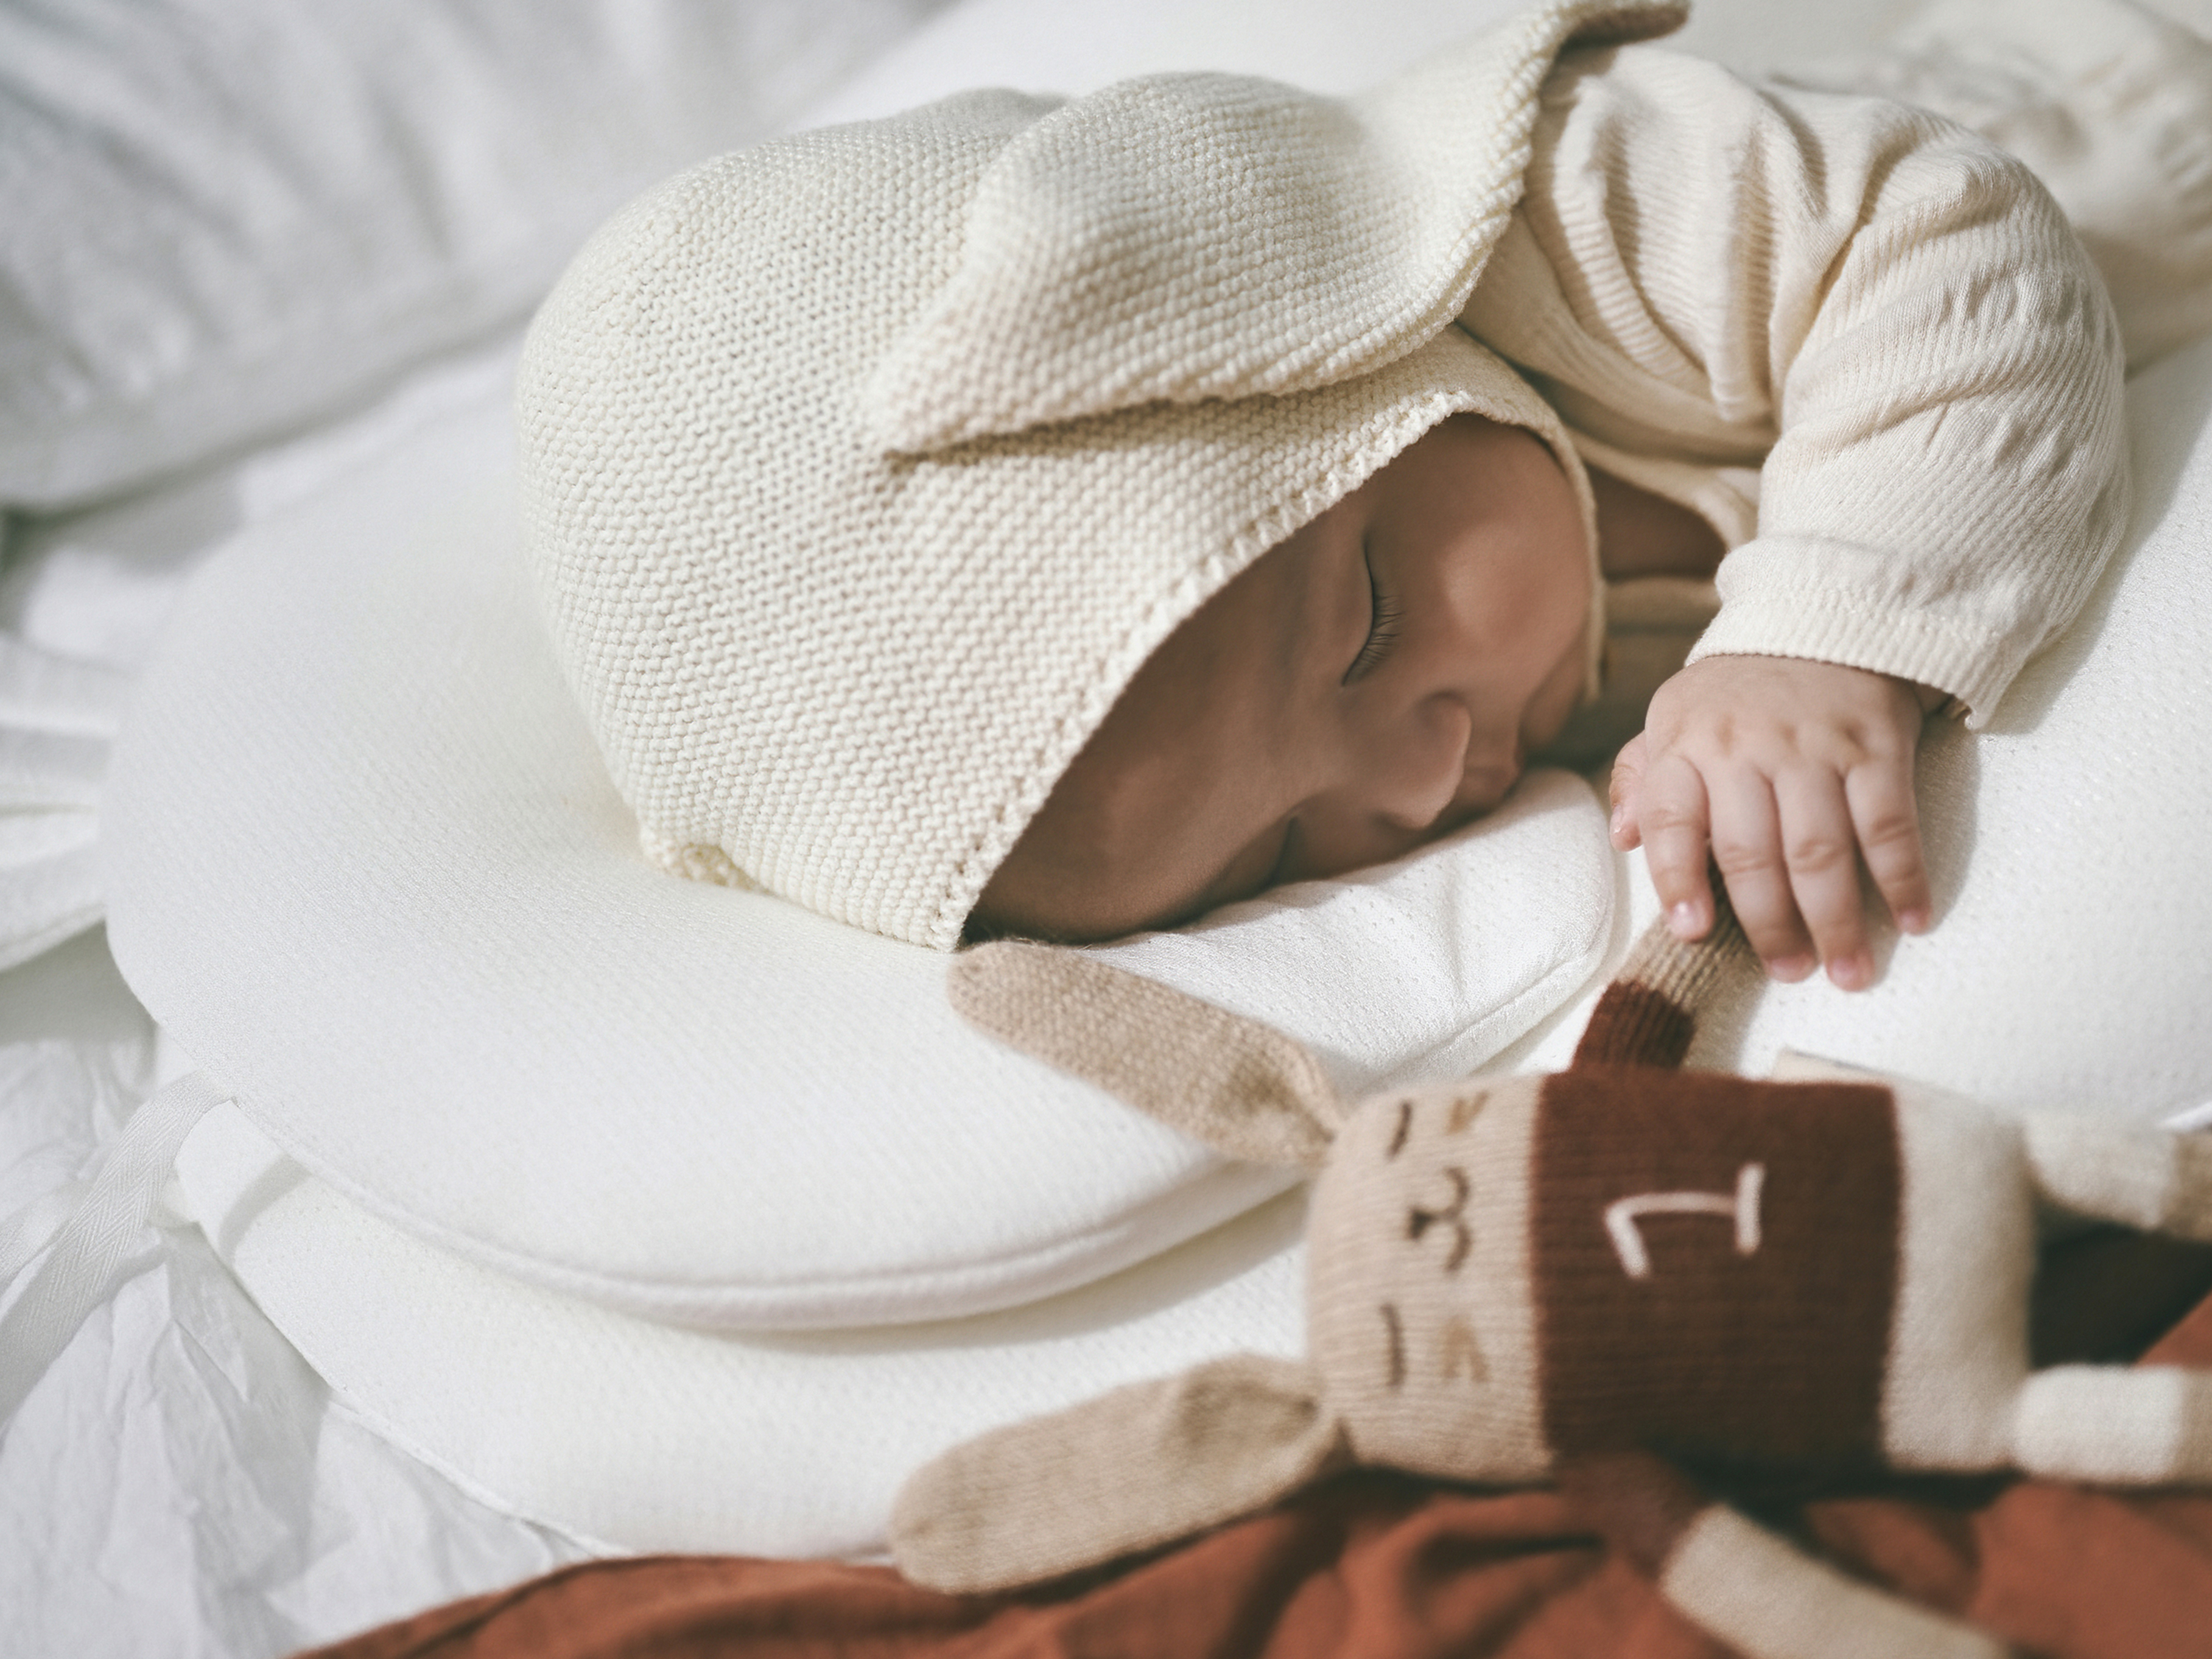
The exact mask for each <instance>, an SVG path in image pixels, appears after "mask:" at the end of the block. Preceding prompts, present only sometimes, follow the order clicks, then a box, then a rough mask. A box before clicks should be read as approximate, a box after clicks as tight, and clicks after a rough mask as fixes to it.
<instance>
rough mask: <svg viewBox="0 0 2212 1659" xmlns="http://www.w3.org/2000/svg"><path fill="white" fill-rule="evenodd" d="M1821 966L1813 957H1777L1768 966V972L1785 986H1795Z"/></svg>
mask: <svg viewBox="0 0 2212 1659" xmlns="http://www.w3.org/2000/svg"><path fill="white" fill-rule="evenodd" d="M1819 966H1820V963H1817V962H1815V961H1814V959H1813V958H1812V957H1774V958H1773V959H1772V960H1771V961H1770V962H1768V963H1767V964H1766V971H1767V972H1768V973H1769V974H1771V975H1773V976H1774V977H1775V978H1776V979H1778V980H1780V981H1782V982H1783V983H1784V985H1795V984H1796V982H1797V981H1799V980H1801V979H1802V978H1804V977H1805V975H1808V974H1809V973H1811V972H1812V971H1813V970H1814V969H1815V968H1817V967H1819Z"/></svg>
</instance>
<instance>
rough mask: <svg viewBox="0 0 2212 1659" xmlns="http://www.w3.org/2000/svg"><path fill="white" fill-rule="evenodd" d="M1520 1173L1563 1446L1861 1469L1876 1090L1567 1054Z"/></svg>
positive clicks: (1880, 1097)
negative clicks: (1588, 1062) (1530, 1172)
mask: <svg viewBox="0 0 2212 1659" xmlns="http://www.w3.org/2000/svg"><path fill="white" fill-rule="evenodd" d="M1747 1172H1748V1173H1750V1174H1752V1175H1754V1176H1756V1177H1757V1184H1756V1185H1755V1186H1752V1185H1749V1184H1748V1183H1747V1182H1745V1181H1744V1177H1745V1176H1746V1175H1747ZM1531 1184H1532V1188H1533V1192H1534V1208H1533V1210H1532V1212H1531V1213H1530V1217H1529V1241H1530V1244H1531V1248H1532V1252H1533V1257H1534V1274H1535V1280H1536V1307H1537V1309H1538V1313H1539V1319H1540V1322H1541V1335H1540V1338H1539V1341H1540V1345H1541V1354H1542V1372H1541V1375H1542V1378H1543V1384H1542V1387H1543V1398H1544V1427H1545V1433H1546V1437H1547V1439H1548V1440H1549V1442H1550V1443H1551V1444H1552V1445H1553V1447H1554V1448H1556V1449H1558V1450H1559V1452H1560V1453H1561V1454H1562V1455H1577V1454H1580V1453H1585V1452H1594V1451H1596V1452H1609V1451H1623V1450H1627V1449H1632V1448H1635V1447H1649V1448H1650V1449H1654V1450H1660V1451H1666V1452H1669V1453H1673V1454H1676V1455H1686V1456H1690V1457H1693V1458H1700V1459H1719V1460H1722V1461H1723V1462H1731V1463H1736V1464H1758V1465H1764V1466H1769V1467H1771V1466H1773V1465H1775V1464H1777V1463H1778V1462H1781V1461H1783V1460H1784V1459H1791V1460H1801V1461H1802V1462H1806V1463H1809V1464H1811V1465H1813V1466H1815V1467H1820V1468H1831V1469H1832V1468H1838V1467H1843V1468H1850V1467H1853V1466H1857V1467H1861V1468H1863V1467H1865V1466H1867V1465H1869V1464H1870V1463H1872V1462H1874V1461H1875V1457H1876V1455H1877V1451H1878V1448H1879V1447H1880V1444H1881V1380H1882V1366H1883V1362H1884V1358H1885V1355H1886V1353H1887V1346H1888V1341H1889V1324H1890V1310H1891V1307H1892V1305H1893V1299H1894V1297H1895V1294H1896V1285H1897V1261H1898V1206H1899V1191H1900V1188H1899V1175H1898V1141H1897V1114H1896V1108H1895V1106H1894V1104H1893V1102H1892V1100H1891V1097H1890V1093H1889V1091H1888V1090H1887V1089H1884V1088H1874V1087H1869V1086H1867V1085H1861V1084H1793V1085H1788V1086H1786V1087H1783V1088H1778V1087H1776V1086H1775V1085H1771V1084H1763V1083H1754V1082H1749V1081H1747V1080H1746V1079H1742V1078H1737V1077H1728V1076H1724V1075H1723V1074H1721V1073H1717V1072H1667V1071H1659V1070H1656V1069H1653V1068H1650V1067H1644V1066H1577V1068H1576V1069H1575V1070H1573V1071H1571V1072H1562V1073H1559V1075H1557V1076H1555V1077H1552V1078H1548V1079H1546V1080H1545V1083H1544V1092H1543V1097H1542V1103H1541V1107H1540V1108H1539V1110H1538V1115H1537V1119H1536V1142H1535V1170H1534V1176H1533V1179H1532V1183H1531ZM1740 1187H1741V1188H1743V1190H1741V1191H1739V1188H1740ZM1678 1200H1681V1201H1688V1202H1695V1203H1704V1204H1709V1205H1713V1206H1727V1207H1726V1209H1725V1211H1724V1212H1723V1211H1722V1210H1720V1209H1718V1208H1716V1209H1713V1210H1708V1211H1706V1212H1690V1213H1670V1212H1668V1210H1667V1208H1666V1206H1668V1205H1669V1204H1672V1203H1674V1202H1676V1201H1678ZM1646 1204H1648V1205H1651V1206H1656V1208H1655V1209H1653V1210H1652V1211H1650V1212H1639V1211H1638V1209H1637V1208H1636V1206H1640V1205H1646ZM1747 1223H1748V1224H1749V1225H1750V1228H1751V1231H1748V1232H1747V1231H1744V1228H1745V1225H1746V1224H1747ZM1616 1226H1618V1227H1620V1230H1621V1232H1620V1237H1615V1234H1614V1231H1613V1230H1614V1228H1615V1227H1616ZM1631 1246H1634V1247H1635V1248H1636V1249H1638V1250H1640V1251H1641V1252H1642V1255H1641V1258H1640V1259H1639V1260H1638V1261H1636V1263H1635V1265H1634V1267H1631V1265H1630V1261H1629V1255H1628V1251H1629V1248H1630V1247H1631Z"/></svg>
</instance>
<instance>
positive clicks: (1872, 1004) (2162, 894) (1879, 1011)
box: [1499, 342, 2212, 1121]
mask: <svg viewBox="0 0 2212 1659" xmlns="http://www.w3.org/2000/svg"><path fill="white" fill-rule="evenodd" d="M2128 397H2129V411H2128V428H2129V432H2130V449H2131V452H2132V455H2133V459H2134V465H2135V471H2136V480H2137V491H2138V501H2137V507H2136V518H2135V522H2134V525H2133V526H2132V528H2131V530H2130V542H2129V545H2127V546H2126V547H2125V548H2124V550H2122V552H2121V553H2120V555H2119V556H2118V557H2117V558H2115V559H2114V561H2113V562H2112V566H2111V568H2109V569H2108V570H2107V571H2106V574H2105V576H2104V578H2103V579H2102V580H2101V581H2100V583H2099V585H2098V586H2097V588H2096V590H2095V591H2094V592H2093V593H2092V595H2091V596H2090V599H2089V602H2088V604H2087V607H2086V609H2085V610H2084V611H2083V613H2082V615H2081V618H2080V620H2078V621H2077V622H2076V623H2075V624H2074V626H2073V628H2072V629H2070V630H2069V632H2067V633H2066V634H2065V635H2063V636H2062V638H2061V639H2060V640H2059V641H2058V642H2057V644H2056V645H2054V646H2053V647H2051V648H2050V649H2049V650H2047V651H2045V653H2043V654H2042V655H2040V656H2039V657H2037V658H2035V659H2033V660H2032V661H2031V662H2030V663H2029V664H2028V665H2027V667H2026V668H2025V669H2024V670H2022V671H2021V676H2020V678H2019V680H2018V682H2017V683H2016V684H2015V686H2014V689H2013V690H2012V692H2011V693H2010V695H2009V696H2008V698H2007V700H2006V704H2005V707H2004V708H2003V709H2002V711H2001V712H2000V714H1999V715H1998V717H1997V719H1996V720H1994V721H1992V722H1991V724H1990V726H1989V727H1988V729H1986V730H1985V731H1984V732H1979V733H1972V732H1966V731H1963V730H1961V729H1960V728H1959V727H1957V726H1950V725H1946V724H1943V723H1940V722H1939V723H1937V724H1936V725H1933V726H1930V727H1929V732H1928V736H1927V738H1926V740H1925V742H1924V744H1923V752H1922V757H1921V762H1920V772H1919V791H1920V811H1921V820H1922V825H1923V831H1924V833H1925V836H1926V840H1927V846H1928V854H1929V869H1930V874H1931V876H1932V877H1933V878H1934V882H1935V888H1936V927H1935V928H1934V930H1933V931H1932V932H1930V933H1928V934H1926V935H1925V936H1923V937H1921V938H1917V939H1901V940H1881V941H1878V945H1877V959H1878V961H1879V963H1880V965H1881V979H1880V981H1879V982H1878V983H1877V984H1876V985H1875V987H1873V988H1872V989H1871V990H1869V991H1865V992H1861V993H1857V994H1848V995H1847V994H1844V993H1843V992H1840V991H1838V990H1836V989H1834V988H1833V987H1831V986H1829V985H1827V984H1826V982H1825V981H1822V980H1820V979H1818V978H1815V979H1813V980H1808V981H1804V982H1802V983H1801V984H1797V985H1775V984H1764V985H1750V986H1747V987H1744V994H1743V995H1742V996H1741V997H1740V998H1738V999H1735V1000H1733V1001H1731V1002H1729V1003H1728V1004H1726V1005H1725V1006H1723V1007H1721V1008H1719V1009H1717V1010H1716V1011H1715V1012H1714V1013H1713V1014H1712V1015H1711V1016H1710V1017H1709V1018H1708V1019H1707V1022H1706V1025H1705V1030H1704V1032H1703V1033H1702V1034H1701V1036H1700V1039H1699V1046H1698V1048H1697V1049H1696V1050H1695V1051H1694V1052H1693V1054H1692V1060H1693V1061H1695V1062H1696V1063H1699V1064H1703V1065H1711V1066H1719V1067H1722V1068H1724V1069H1728V1070H1735V1071H1741V1072H1744V1073H1748V1074H1750V1075H1753V1076H1758V1075H1761V1074H1763V1073H1765V1071H1766V1070H1767V1069H1768V1068H1769V1067H1770V1066H1771V1065H1772V1063H1773V1060H1774V1057H1775V1055H1776V1054H1777V1053H1778V1052H1779V1051H1780V1050H1782V1049H1784V1048H1790V1049H1796V1050H1798V1051H1801V1052H1802V1053H1805V1054H1815V1055H1820V1056H1822V1057H1825V1058H1827V1059H1832V1060H1842V1061H1844V1062H1847V1063H1850V1064H1856V1065H1859V1066H1870V1067H1873V1068H1875V1069H1877V1070H1881V1071H1884V1072H1887V1073H1893V1074H1896V1075H1900V1076H1904V1077H1909V1078H1917V1079H1922V1080H1923V1081H1925V1082H1928V1083H1931V1084H1935V1085H1938V1086H1940V1087H1942V1088H1945V1089H1948V1090H1951V1091H1954V1092H1956V1093H1959V1094H1963V1095H1967V1096H1970V1097H1973V1098H1975V1099H1978V1100H1982V1101H1985V1102H1988V1103H1990V1104H1992V1105H1996V1106H1999V1107H2003V1108H2008V1109H2019V1110H2025V1109H2054V1110H2072V1111H2093V1112H2100V1113H2106V1114H2114V1115H2127V1116H2130V1117H2136V1118H2141V1119H2143V1120H2146V1121H2148V1120H2152V1119H2157V1118H2162V1117H2166V1116H2168V1115H2172V1114H2175V1113H2179V1112H2183V1111H2186V1110H2188V1109H2191V1108H2195V1107H2197V1106H2201V1105H2203V1103H2206V1102H2207V1101H2212V1022H2208V1020H2207V1019H2206V1018H2205V1010H2206V1009H2207V1008H2208V1007H2212V945H2208V944H2207V941H2208V940H2212V884H2207V882H2206V881H2205V880H2204V877H2203V848H2205V846H2206V845H2207V844H2208V841H2212V773H2208V771H2207V769H2206V768H2205V767H2204V765H2203V757H2205V756H2207V755H2212V650H2208V649H2207V647H2206V644H2205V638H2204V635H2205V630H2206V629H2207V626H2208V618H2212V561H2208V560H2207V558H2206V556H2205V551H2204V550H2205V548H2206V547H2207V546H2208V545H2212V431H2208V429H2207V416H2208V413H2212V342H2204V343H2198V344H2197V345H2196V346H2193V347H2191V348H2189V349H2185V350H2184V351H2181V352H2178V353H2176V354H2175V355H2173V356H2171V357H2169V358H2167V359H2166V361H2164V362H2160V363H2159V364H2157V365H2156V366H2155V367H2154V368H2150V369H2148V370H2146V371H2145V372H2144V373H2142V374H2140V375H2137V376H2136V378H2135V379H2134V380H2131V381H2130V383H2129V387H2128ZM1623 864H1624V872H1625V874H1624V882H1623V887H1622V891H1623V894H1624V896H1626V900H1627V902H1626V904H1625V905H1624V906H1623V907H1622V910H1623V912H1624V914H1623V916H1622V918H1621V920H1620V924H1619V931H1618V932H1617V933H1616V934H1615V939H1616V941H1617V943H1616V945H1615V946H1614V947H1613V951H1612V952H1611V955H1612V956H1613V957H1614V958H1615V959H1617V957H1618V956H1619V955H1620V953H1621V952H1623V951H1625V950H1626V940H1627V939H1630V938H1632V937H1633V936H1634V933H1635V932H1636V931H1637V930H1638V929H1640V928H1641V927H1643V926H1644V924H1645V923H1646V922H1647V921H1650V919H1651V918H1652V917H1654V916H1656V915H1657V914H1658V901H1657V898H1656V896H1655V895H1654V894H1653V892H1652V890H1651V884H1650V877H1649V875H1648V874H1647V873H1646V872H1645V869H1644V859H1643V855H1642V854H1640V853H1638V854H1633V855H1632V856H1630V857H1629V858H1627V859H1626V860H1624V861H1623ZM1594 1001H1595V985H1593V987H1591V989H1590V990H1589V992H1588V993H1586V994H1585V995H1584V996H1583V997H1581V998H1578V999H1577V1001H1576V1003H1575V1004H1574V1005H1573V1006H1571V1007H1570V1008H1568V1009H1566V1010H1564V1011H1562V1012H1560V1013H1559V1015H1557V1016H1555V1017H1554V1018H1553V1019H1551V1020H1550V1021H1547V1024H1546V1028H1545V1030H1543V1031H1542V1032H1541V1033H1539V1034H1537V1035H1536V1036H1532V1037H1531V1038H1530V1039H1529V1040H1528V1041H1527V1042H1524V1043H1522V1045H1520V1047H1519V1048H1516V1050H1515V1051H1514V1052H1513V1053H1511V1054H1508V1055H1506V1056H1504V1057H1502V1058H1501V1060H1500V1061H1499V1063H1500V1064H1501V1065H1504V1066H1509V1067H1510V1068H1511V1069H1516V1070H1519V1069H1529V1070H1544V1069H1549V1068H1552V1067H1555V1066H1560V1065H1564V1064H1565V1061H1566V1059H1567V1057H1568V1055H1569V1054H1571V1052H1572V1049H1573V1044H1574V1037H1575V1035H1576V1033H1577V1032H1578V1031H1579V1030H1580V1029H1581V1027H1582V1026H1583V1024H1584V1023H1585V1022H1586V1020H1587V1018H1588V1015H1589V1006H1590V1004H1591V1003H1592V1002H1594Z"/></svg>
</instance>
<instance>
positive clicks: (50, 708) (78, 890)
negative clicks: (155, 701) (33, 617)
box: [0, 633, 128, 969]
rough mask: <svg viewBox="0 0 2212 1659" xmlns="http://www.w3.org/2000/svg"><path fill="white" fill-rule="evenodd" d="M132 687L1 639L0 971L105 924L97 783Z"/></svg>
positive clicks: (90, 666)
mask: <svg viewBox="0 0 2212 1659" xmlns="http://www.w3.org/2000/svg"><path fill="white" fill-rule="evenodd" d="M127 685H128V682H127V681H126V680H125V678H123V677H122V676H121V675H119V674H116V673H113V672H112V671H109V670H107V669H105V668H102V667H100V665H98V664H96V663H88V662H78V661H73V660H71V659H69V658H66V657H59V656H56V655H54V654H52V653H49V652H45V651H41V650H40V649H38V648H37V647H35V646H33V645H30V644H28V643H27V642H25V641H22V640H20V639H17V638H15V637H13V636H11V635H8V634H5V633H0V969H6V968H12V967H13V966H15V963H19V962H27V961H29V960H30V959H31V958H32V957H34V956H37V955H38V954H39V953H40V951H46V950H49V949H51V948H52V946H54V945H58V944H59V943H61V941H62V940H64V939H67V938H69V937H70V935H71V934H72V933H78V932H80V931H81V930H82V929H84V928H87V927H91V926H92V925H93V924H94V922H96V921H99V920H100V883H99V878H98V873H97V871H96V870H95V867H94V854H93V843H94V839H95V837H96V835H97V826H98V812H99V805H100V778H101V775H103V774H104V773H105V772H106V769H107V748H108V744H109V742H110V741H111V740H112V738H113V737H114V735H115V730H116V726H117V723H118V720H120V718H121V713H122V705H123V697H124V693H125V690H126V688H127Z"/></svg>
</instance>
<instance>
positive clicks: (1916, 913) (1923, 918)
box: [1897, 910, 1928, 933]
mask: <svg viewBox="0 0 2212 1659" xmlns="http://www.w3.org/2000/svg"><path fill="white" fill-rule="evenodd" d="M1897 931H1898V932H1899V933H1926V932H1927V931H1928V913H1927V912H1926V911H1925V910H1900V911H1899V912H1898V914H1897Z"/></svg>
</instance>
